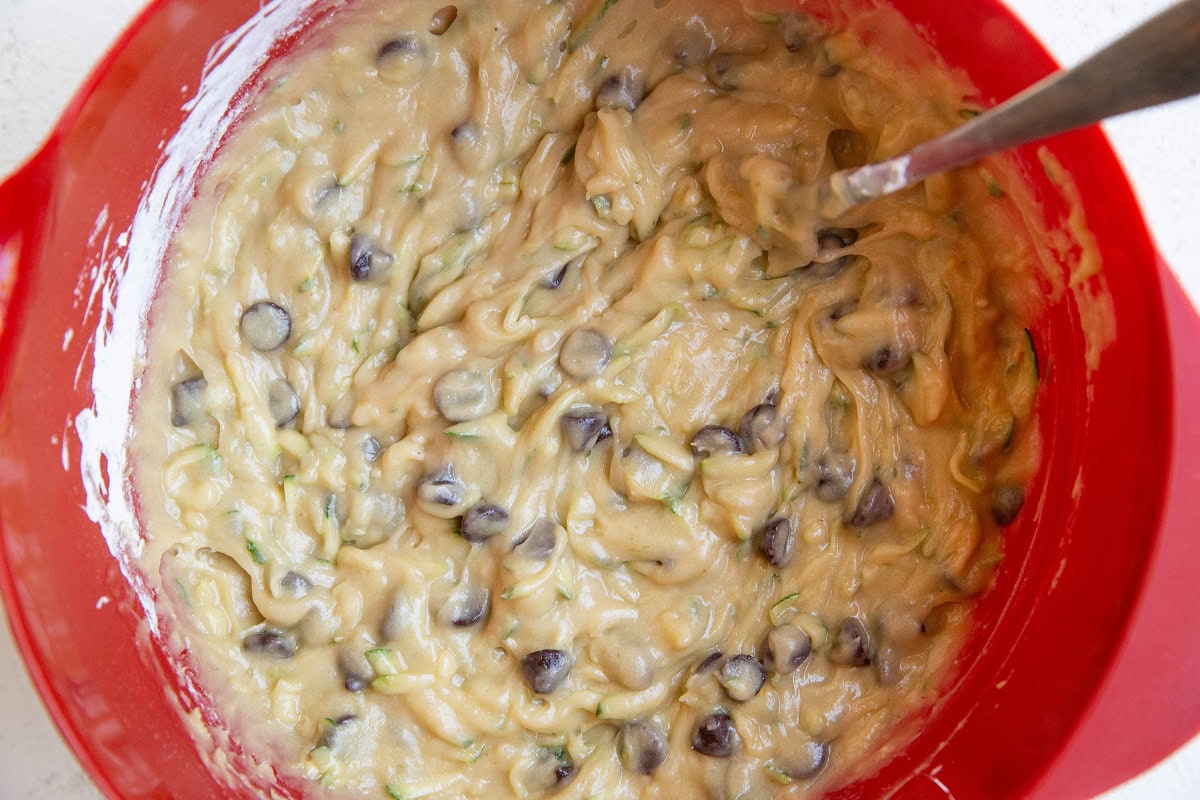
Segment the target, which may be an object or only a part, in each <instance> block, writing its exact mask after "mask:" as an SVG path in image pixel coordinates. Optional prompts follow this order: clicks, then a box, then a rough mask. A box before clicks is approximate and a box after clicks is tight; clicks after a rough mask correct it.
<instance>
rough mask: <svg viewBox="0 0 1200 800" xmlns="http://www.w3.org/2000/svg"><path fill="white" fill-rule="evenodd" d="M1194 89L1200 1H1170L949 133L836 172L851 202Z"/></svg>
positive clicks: (1199, 67)
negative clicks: (1138, 23)
mask: <svg viewBox="0 0 1200 800" xmlns="http://www.w3.org/2000/svg"><path fill="white" fill-rule="evenodd" d="M1197 93H1200V0H1184V2H1181V3H1178V4H1177V5H1174V6H1172V7H1171V8H1168V9H1167V10H1166V11H1164V12H1162V13H1161V14H1159V15H1158V16H1156V17H1154V18H1152V19H1150V20H1149V21H1147V22H1145V23H1144V24H1142V25H1141V26H1140V27H1138V28H1135V29H1134V30H1133V31H1131V32H1129V33H1127V34H1126V35H1124V36H1122V37H1121V38H1120V39H1118V40H1116V41H1115V42H1113V43H1112V44H1110V45H1109V46H1108V47H1106V48H1104V49H1103V50H1101V51H1100V52H1098V53H1096V54H1095V55H1093V56H1092V57H1091V58H1089V59H1087V60H1086V61H1084V62H1083V63H1081V64H1079V65H1078V66H1076V67H1075V68H1073V69H1069V70H1063V71H1059V72H1056V73H1054V74H1053V75H1050V76H1048V77H1046V78H1045V79H1043V80H1042V81H1040V82H1038V83H1036V84H1034V85H1033V86H1031V87H1029V88H1028V89H1026V90H1025V91H1023V92H1021V93H1020V94H1018V95H1016V96H1014V97H1012V98H1011V99H1009V100H1008V101H1006V102H1004V103H1002V104H1001V105H999V106H997V107H996V108H993V109H991V110H989V111H986V112H984V113H983V114H980V115H979V116H977V117H975V118H974V119H972V120H971V121H970V122H967V123H966V124H965V125H962V126H961V127H959V128H956V129H955V130H953V131H951V132H950V133H948V134H946V135H944V136H939V137H938V138H936V139H932V140H930V141H928V142H925V143H924V144H921V145H919V146H917V147H915V148H914V149H912V150H911V151H909V152H908V153H906V154H904V155H901V156H897V157H896V158H893V159H889V160H887V161H883V162H880V163H878V164H869V165H867V166H865V167H861V168H859V169H855V170H851V171H848V172H846V173H844V174H843V175H842V176H841V179H840V180H839V179H835V180H834V183H835V185H837V186H838V193H839V194H843V193H844V199H845V200H847V201H849V204H851V205H853V204H857V203H861V202H864V201H866V200H869V199H871V198H873V197H878V196H880V195H883V194H887V193H889V192H894V191H896V190H898V189H901V188H903V187H905V186H908V185H910V184H913V183H916V182H917V181H920V180H922V179H924V178H927V177H929V176H930V175H935V174H937V173H939V172H944V171H946V170H948V169H952V168H954V167H959V166H962V165H963V164H969V163H971V162H973V161H977V160H978V159H980V158H983V157H984V156H987V155H991V154H992V153H995V152H998V151H1000V150H1006V149H1008V148H1010V147H1016V146H1017V145H1021V144H1025V143H1027V142H1031V141H1035V140H1037V139H1044V138H1045V137H1047V136H1052V135H1054V134H1056V133H1061V132H1063V131H1068V130H1072V129H1074V128H1081V127H1084V126H1086V125H1090V124H1092V123H1094V122H1099V121H1100V120H1102V119H1106V118H1108V117H1113V116H1117V115H1118V114H1124V113H1126V112H1129V111H1137V110H1139V109H1142V108H1147V107H1149V106H1155V105H1160V104H1162V103H1168V102H1170V101H1172V100H1178V99H1181V98H1184V97H1190V96H1191V95H1194V94H1197Z"/></svg>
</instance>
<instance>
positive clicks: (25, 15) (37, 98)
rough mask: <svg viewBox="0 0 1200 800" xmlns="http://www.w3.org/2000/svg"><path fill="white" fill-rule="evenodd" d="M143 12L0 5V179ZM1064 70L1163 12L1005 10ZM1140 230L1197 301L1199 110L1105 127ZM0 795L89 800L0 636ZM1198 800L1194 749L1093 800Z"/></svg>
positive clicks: (117, 6) (1109, 2)
mask: <svg viewBox="0 0 1200 800" xmlns="http://www.w3.org/2000/svg"><path fill="white" fill-rule="evenodd" d="M143 5H144V0H84V1H83V2H80V0H0V175H4V174H6V173H8V172H9V171H11V170H12V169H13V168H14V167H16V166H17V164H18V163H19V162H20V161H22V160H24V159H25V158H26V157H27V156H28V155H30V154H31V153H32V152H33V151H34V150H35V149H36V147H37V146H38V143H39V142H40V141H41V140H42V138H43V137H44V136H45V135H46V133H47V132H48V131H49V129H50V126H51V125H52V124H53V122H54V120H55V119H56V118H57V117H58V114H59V113H60V112H61V110H62V107H63V106H64V105H65V104H66V102H67V101H68V100H69V99H70V96H71V94H72V93H73V92H74V90H75V87H76V86H78V85H79V83H80V82H81V81H82V80H83V78H84V76H85V75H86V74H87V72H88V70H89V69H90V68H91V66H92V64H93V63H95V62H96V61H97V60H98V59H99V58H100V56H101V55H102V54H103V52H104V50H105V49H106V48H107V47H108V46H109V44H110V42H112V41H113V40H114V39H115V38H116V37H117V35H118V34H119V33H120V31H121V29H122V28H123V27H124V26H125V25H126V24H127V23H128V21H129V20H131V19H132V17H133V15H134V14H135V13H136V12H137V11H138V9H140V8H141V7H142V6H143ZM1009 5H1010V6H1011V7H1012V8H1014V9H1016V11H1017V13H1018V14H1019V15H1020V16H1021V17H1022V18H1023V19H1025V20H1026V21H1027V23H1028V24H1029V26H1030V28H1031V29H1032V30H1033V31H1034V32H1035V33H1036V34H1037V35H1038V36H1039V37H1040V38H1041V39H1042V40H1043V41H1044V42H1046V43H1047V44H1048V45H1049V47H1050V49H1051V51H1052V52H1054V54H1055V56H1056V57H1057V58H1058V59H1059V60H1060V61H1062V62H1064V63H1075V62H1076V61H1078V60H1080V59H1081V58H1082V57H1084V56H1086V55H1087V54H1088V53H1090V52H1091V51H1093V50H1095V49H1096V48H1098V47H1099V46H1101V45H1102V44H1104V43H1105V42H1107V41H1109V40H1110V39H1112V38H1114V37H1115V36H1116V35H1118V34H1119V33H1120V32H1121V31H1122V30H1124V29H1127V28H1129V27H1132V26H1133V25H1134V24H1136V23H1137V22H1138V21H1140V20H1141V19H1143V18H1145V17H1147V16H1149V15H1150V14H1151V13H1152V12H1153V11H1156V10H1159V9H1162V8H1165V7H1167V6H1168V5H1169V1H1168V0H1138V2H1128V0H1009ZM1107 127H1108V132H1109V135H1110V137H1111V138H1112V140H1113V144H1114V146H1115V147H1116V150H1117V153H1118V155H1120V156H1121V158H1122V160H1123V161H1124V162H1125V164H1126V167H1127V169H1128V171H1129V174H1130V177H1131V178H1132V180H1133V184H1134V188H1135V189H1136V190H1137V192H1138V196H1139V197H1140V198H1141V201H1142V204H1143V207H1144V208H1145V211H1146V216H1147V218H1148V220H1149V222H1150V229H1151V231H1152V232H1153V233H1154V235H1155V237H1156V239H1157V240H1158V243H1159V246H1160V248H1161V249H1162V252H1163V254H1164V255H1165V256H1166V258H1167V261H1168V262H1169V263H1171V264H1172V265H1173V266H1174V268H1175V270H1176V271H1177V272H1178V273H1179V275H1180V277H1181V278H1182V280H1183V283H1184V286H1185V288H1186V289H1187V290H1188V292H1189V294H1190V295H1191V296H1192V297H1193V298H1197V297H1200V221H1198V220H1200V210H1198V208H1197V206H1198V205H1200V190H1198V189H1197V187H1198V186H1200V146H1198V145H1200V133H1198V132H1200V100H1189V101H1184V102H1182V103H1177V104H1175V105H1173V106H1169V107H1166V108H1162V109H1156V110H1152V111H1148V112H1142V113H1140V114H1135V115H1131V116H1128V117H1125V118H1123V119H1119V120H1116V121H1114V122H1112V123H1110V124H1109V125H1108V126H1107ZM0 675H3V676H4V680H3V681H0V708H3V709H4V711H5V713H4V716H5V724H4V725H2V726H0V786H3V787H4V790H3V794H4V797H5V798H8V800H43V798H49V797H53V798H56V800H97V798H99V797H100V794H99V792H98V791H97V790H96V788H95V787H94V786H93V785H92V784H91V783H90V781H89V780H88V778H87V777H86V776H85V775H84V773H83V771H82V770H81V768H80V767H79V766H78V764H76V763H75V760H74V758H73V757H72V756H71V754H70V752H69V751H68V750H67V748H66V746H65V745H64V744H63V742H62V740H61V739H60V738H59V736H58V734H57V733H56V731H55V730H54V727H53V725H52V724H51V723H50V720H49V718H48V717H47V715H46V712H45V710H44V709H43V708H42V705H41V702H40V700H39V699H38V698H37V696H36V695H35V693H34V690H33V687H32V685H31V684H30V682H29V679H28V676H27V675H26V673H25V670H24V668H23V666H22V664H21V659H20V656H19V655H18V654H17V652H16V649H15V647H14V645H13V643H12V639H11V635H10V634H9V631H8V628H7V627H6V626H5V627H4V628H3V630H2V631H0ZM1197 797H1200V737H1198V738H1197V739H1194V740H1193V741H1192V742H1191V743H1190V744H1189V745H1188V746H1187V747H1185V748H1184V749H1183V750H1181V751H1179V752H1178V753H1176V754H1175V755H1174V756H1172V757H1171V758H1169V759H1168V760H1166V761H1164V762H1163V763H1162V764H1160V765H1159V766H1158V767H1157V768H1155V769H1153V770H1151V771H1150V772H1148V773H1146V774H1145V775H1142V776H1141V777H1139V778H1137V779H1136V780H1134V781H1131V782H1130V783H1128V784H1126V785H1124V786H1122V787H1119V788H1118V789H1116V790H1114V791H1112V792H1110V793H1108V794H1106V795H1104V797H1103V800H1193V798H1197Z"/></svg>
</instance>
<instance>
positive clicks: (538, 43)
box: [133, 0, 1038, 800]
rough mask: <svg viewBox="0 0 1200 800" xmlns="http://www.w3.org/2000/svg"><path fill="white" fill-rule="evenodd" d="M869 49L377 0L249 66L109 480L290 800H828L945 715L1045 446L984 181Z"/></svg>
mask: <svg viewBox="0 0 1200 800" xmlns="http://www.w3.org/2000/svg"><path fill="white" fill-rule="evenodd" d="M897 24H900V23H899V22H898V18H896V17H895V16H894V15H892V14H889V13H885V12H881V11H872V12H864V13H862V14H860V15H853V16H852V17H851V18H844V17H841V16H837V15H835V16H834V17H833V18H828V17H825V18H821V19H818V18H815V17H809V16H805V15H804V14H803V13H797V12H795V11H786V10H779V9H776V8H774V7H761V8H759V7H754V8H751V7H749V6H746V7H743V5H739V4H738V3H734V2H716V0H711V1H710V2H706V3H694V2H683V0H655V2H653V3H651V2H635V1H634V0H621V1H620V2H618V0H578V1H576V0H565V1H564V2H559V1H557V0H555V1H554V2H528V0H488V2H486V3H485V2H482V0H464V2H459V3H457V4H455V5H442V4H441V3H440V2H434V3H430V2H424V1H423V0H411V1H409V2H402V3H400V2H376V1H373V0H364V2H360V3H355V4H352V5H350V6H349V7H347V8H344V9H342V10H339V11H337V12H336V13H335V14H334V16H333V17H332V18H330V19H328V20H326V21H325V22H323V23H321V24H319V25H317V26H316V27H315V28H314V29H313V30H311V31H310V32H309V33H308V34H306V36H305V39H304V41H303V42H302V43H301V44H300V45H299V47H298V49H297V51H296V53H295V54H294V55H292V56H290V57H288V58H287V59H285V60H284V61H282V62H281V63H279V64H277V65H275V66H274V67H272V68H271V71H270V72H269V73H268V74H267V75H266V76H265V77H264V78H263V79H262V88H261V90H260V91H259V93H258V95H257V97H256V99H255V100H254V101H253V103H252V104H251V108H250V109H249V111H248V112H247V113H246V116H245V118H244V119H243V120H242V121H241V122H240V123H239V124H238V126H237V127H236V128H235V129H234V133H233V134H232V136H231V138H230V139H229V141H227V142H226V143H225V144H224V145H223V147H222V149H221V151H220V152H219V154H218V156H217V158H216V160H215V162H214V163H213V165H212V166H211V168H210V169H209V171H208V173H207V174H206V175H205V176H204V177H203V178H202V179H201V180H200V182H199V185H198V191H197V197H196V199H195V201H194V202H193V205H192V208H191V210H190V212H189V213H188V215H187V217H186V219H185V221H184V223H183V225H182V227H181V229H180V230H179V231H178V233H177V235H176V238H175V244H174V247H173V250H172V254H171V256H170V258H169V261H168V263H167V266H166V271H165V277H164V281H163V285H162V289H161V292H160V296H159V299H158V300H157V304H156V306H155V311H154V313H153V316H152V320H151V327H150V345H151V349H150V361H149V364H148V367H147V370H146V373H145V376H144V378H143V381H142V388H141V393H140V397H139V404H138V409H137V420H138V426H137V428H138V433H137V436H136V440H135V442H134V445H133V446H134V447H135V449H136V459H137V460H136V465H137V468H136V474H135V479H136V481H137V486H138V489H139V493H140V496H141V498H142V515H143V520H144V522H145V527H146V532H147V536H148V538H149V547H148V549H147V557H146V567H147V569H148V570H149V571H151V572H152V573H153V574H155V575H157V576H158V577H159V580H160V584H161V586H160V597H159V602H160V604H161V605H162V607H163V608H164V609H165V611H166V613H167V614H168V615H169V616H171V617H172V618H174V619H175V620H176V622H175V626H176V628H177V630H178V632H179V634H180V635H181V636H182V637H183V638H184V640H185V641H186V642H187V645H188V648H189V650H190V653H191V658H192V659H193V661H194V663H195V665H196V667H197V669H198V670H199V674H200V675H201V677H202V679H203V682H204V684H205V688H206V691H207V692H208V693H209V694H210V695H211V696H212V698H213V699H214V701H215V702H216V703H217V705H218V706H219V707H220V708H221V709H222V710H223V712H224V714H225V716H226V717H227V719H228V720H229V722H230V725H231V727H233V728H234V729H235V730H236V731H238V737H239V738H240V739H241V740H242V741H243V742H244V743H245V744H246V746H247V747H248V748H250V749H251V750H252V751H253V752H255V753H257V754H259V757H260V758H261V760H262V761H264V762H265V763H268V764H270V765H271V766H273V767H274V768H275V769H276V770H278V771H279V772H280V773H281V774H287V775H299V776H303V777H304V778H307V779H310V780H311V784H310V785H311V788H312V794H313V795H314V796H321V795H323V794H325V793H332V794H334V795H339V794H340V795H345V796H353V797H367V798H379V799H380V800H384V799H385V798H388V797H391V798H394V800H408V799H409V798H418V797H437V798H448V799H450V800H453V799H455V798H489V799H490V798H501V797H515V798H542V797H551V796H553V797H563V798H605V800H620V799H621V798H681V797H688V798H692V797H696V798H701V797H711V798H720V799H721V800H726V799H728V800H733V798H746V799H747V800H748V799H749V798H773V797H783V798H799V797H814V796H817V795H819V794H820V793H821V792H823V791H825V790H827V789H829V788H832V787H834V786H836V785H839V784H841V783H843V782H844V781H846V780H849V779H852V778H854V777H856V776H858V775H861V774H863V773H864V772H865V771H869V769H870V768H872V767H876V766H878V765H879V761H880V759H881V758H883V757H884V756H885V755H886V754H887V752H888V748H889V747H891V746H892V745H893V744H894V742H895V740H896V736H897V735H898V734H897V733H896V731H898V730H900V729H899V728H898V727H897V726H898V725H899V724H900V723H901V722H902V721H903V720H905V719H906V718H909V717H911V715H912V714H914V713H916V712H919V711H920V709H922V708H923V707H925V706H927V705H928V704H929V703H930V702H931V700H932V699H933V698H934V697H936V696H937V692H938V690H939V687H940V686H941V685H942V682H943V681H944V679H945V678H946V675H947V668H948V666H949V664H950V662H951V660H952V659H953V656H954V655H955V653H956V652H957V651H958V649H959V647H960V645H961V642H962V640H963V637H964V636H965V635H966V632H967V630H968V629H969V625H970V609H971V606H972V603H973V600H974V598H976V597H977V596H978V595H979V593H981V592H982V591H983V590H984V589H985V588H986V587H987V586H988V585H989V581H990V579H991V576H992V574H993V571H994V569H995V566H996V565H997V563H998V562H999V561H1000V559H1001V557H1002V546H1001V545H1002V542H1001V539H1002V529H1003V527H1004V526H1005V525H1007V524H1009V523H1011V522H1012V521H1013V520H1014V518H1015V517H1016V516H1017V515H1018V512H1019V510H1020V508H1021V506H1022V504H1023V502H1024V497H1025V490H1026V486H1027V483H1028V481H1029V480H1030V478H1031V476H1032V474H1033V470H1034V468H1035V467H1036V463H1037V455H1038V433H1037V427H1036V421H1035V417H1034V411H1033V402H1034V395H1035V392H1036V387H1037V384H1038V366H1037V360H1036V356H1035V354H1034V352H1033V349H1032V347H1031V345H1030V339H1029V337H1028V334H1027V333H1026V331H1025V329H1024V326H1025V324H1026V323H1025V322H1024V319H1025V316H1026V311H1025V309H1027V308H1028V303H1027V302H1026V300H1025V299H1024V298H1023V297H1022V296H1021V293H1020V291H1018V289H1019V287H1021V286H1023V285H1024V283H1023V281H1022V279H1021V278H1020V275H1021V273H1022V272H1023V271H1024V270H1025V269H1026V266H1025V262H1024V260H1023V259H1024V258H1025V252H1026V250H1025V248H1023V246H1022V244H1021V243H1022V242H1023V241H1024V237H1025V236H1026V234H1024V232H1023V231H1021V230H1020V229H1019V227H1018V224H1017V223H1016V222H1015V221H1014V219H1015V218H1014V217H1013V216H1012V215H1006V214H1005V213H1001V212H1000V211H998V210H997V208H999V207H1000V206H1002V205H1003V203H1004V202H1005V200H1004V198H1003V192H1002V190H1001V189H1000V188H999V186H998V185H997V183H996V181H995V180H994V179H993V178H992V177H991V176H990V175H989V174H988V173H986V172H985V171H983V170H981V169H971V170H963V171H960V172H958V173H956V174H954V175H953V176H949V177H946V176H941V177H937V178H933V179H930V180H929V181H927V182H925V183H924V184H923V185H921V186H919V187H916V188H914V189H911V190H908V191H905V192H904V193H902V194H899V195H896V196H893V197H889V198H885V199H882V200H879V201H875V202H873V203H871V204H870V205H868V206H866V207H864V208H862V209H858V210H856V211H854V212H851V214H849V215H847V216H846V217H845V218H843V219H840V220H837V221H835V222H830V223H826V224H822V225H820V226H817V227H815V228H814V229H813V230H811V231H810V232H808V233H805V234H804V235H800V236H795V235H794V230H792V231H790V232H789V235H786V236H785V235H782V234H781V233H780V227H779V220H778V219H777V218H776V217H775V211H777V208H776V205H777V204H776V203H775V200H777V199H778V198H777V197H776V192H777V191H786V187H787V186H788V185H794V184H795V183H797V182H799V183H811V182H813V181H815V180H817V179H819V178H820V177H822V176H825V175H827V174H829V173H830V172H831V171H832V170H834V169H836V168H838V167H845V166H851V165H856V164H861V163H864V162H865V161H867V160H876V159H880V158H885V157H887V156H890V155H893V154H895V153H897V152H899V151H901V150H903V149H905V148H907V147H910V146H912V145H913V144H916V143H917V142H919V141H921V140H923V139H924V138H927V137H929V136H932V135H934V134H936V133H939V132H941V131H943V130H945V129H948V128H950V127H952V126H953V125H954V124H955V123H956V122H961V120H962V118H963V114H964V112H966V113H970V108H971V106H970V104H969V103H967V102H966V101H965V100H964V97H966V96H967V95H969V89H968V88H967V87H964V86H962V85H960V84H958V83H956V82H955V81H953V80H951V79H950V78H948V77H946V76H945V75H944V74H943V72H941V71H939V70H938V69H937V68H936V66H935V65H934V62H933V60H932V58H931V57H930V56H928V55H926V56H924V59H925V60H924V61H920V59H918V58H916V57H915V56H912V55H911V54H910V55H909V56H908V57H907V58H906V59H905V60H899V59H898V58H896V57H894V54H891V53H889V51H888V49H887V48H886V47H885V46H882V45H880V46H868V44H870V43H871V42H872V41H875V40H876V39H877V38H878V39H879V40H880V41H882V40H884V39H886V38H887V37H881V36H879V31H881V30H883V29H885V28H886V26H889V25H891V26H894V25H897Z"/></svg>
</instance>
